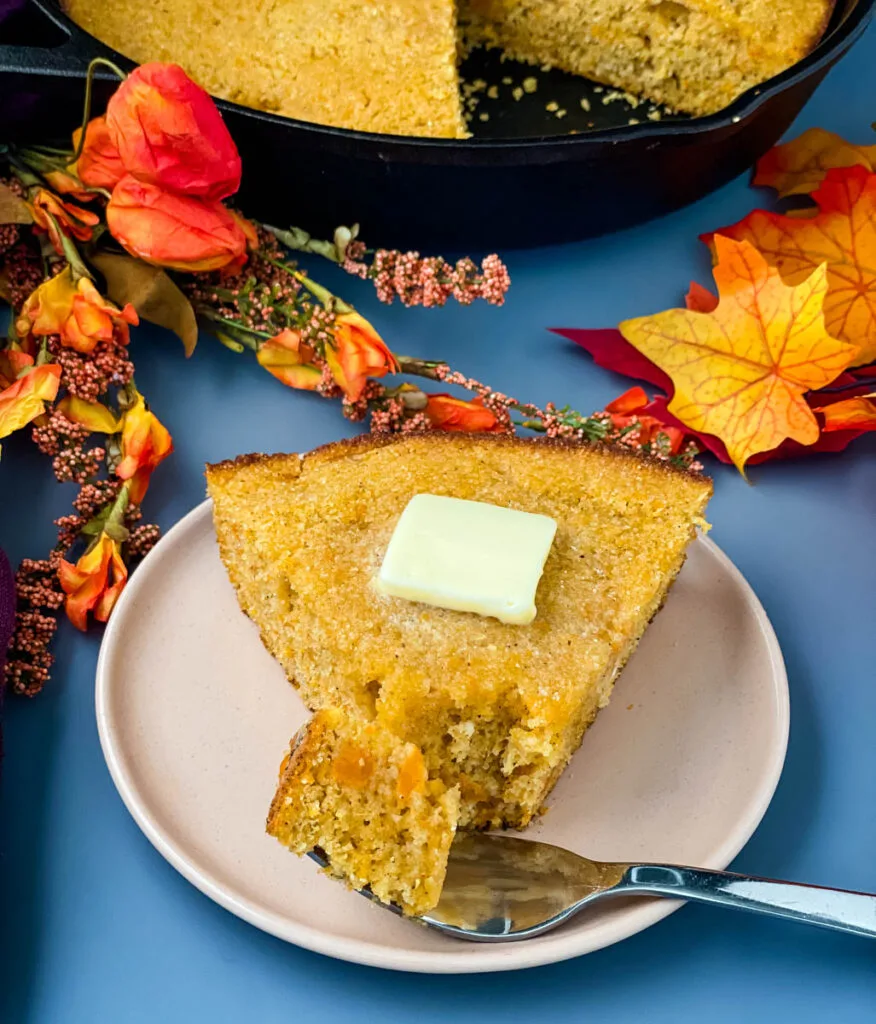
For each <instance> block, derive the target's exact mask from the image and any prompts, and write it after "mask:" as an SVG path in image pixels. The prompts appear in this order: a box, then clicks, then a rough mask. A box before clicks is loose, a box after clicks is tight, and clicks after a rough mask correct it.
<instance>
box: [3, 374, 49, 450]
mask: <svg viewBox="0 0 876 1024" xmlns="http://www.w3.org/2000/svg"><path fill="white" fill-rule="evenodd" d="M60 380H61V367H60V366H58V365H57V364H56V363H44V364H43V365H42V366H37V367H35V368H34V369H33V370H30V371H29V372H28V373H26V374H25V375H24V376H23V377H19V378H18V380H16V381H14V382H13V383H12V384H10V385H9V386H8V387H6V388H4V389H3V390H2V391H0V437H6V436H7V435H8V434H11V433H13V431H15V430H19V429H20V428H21V427H23V426H25V425H26V424H28V423H30V421H31V420H35V419H36V418H37V416H41V415H42V414H43V413H44V412H45V408H46V405H45V403H46V402H51V401H53V400H54V398H55V395H57V393H58V384H59V382H60Z"/></svg>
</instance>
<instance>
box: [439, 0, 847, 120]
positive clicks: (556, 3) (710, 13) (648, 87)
mask: <svg viewBox="0 0 876 1024" xmlns="http://www.w3.org/2000/svg"><path fill="white" fill-rule="evenodd" d="M833 5H834V0H551V2H550V3H536V2H533V0H460V4H459V19H460V31H461V32H462V34H463V36H464V38H465V40H466V43H467V44H468V45H477V44H486V45H488V46H498V47H500V48H501V49H502V50H504V51H505V53H506V54H508V55H509V56H511V57H514V58H516V59H518V60H523V61H528V62H529V63H533V64H545V63H546V64H551V65H553V66H555V67H558V68H561V69H562V70H564V71H570V72H572V73H574V74H578V75H584V76H586V77H587V78H592V79H595V80H596V81H598V82H604V83H605V84H606V85H612V86H615V87H617V88H620V89H625V90H626V91H628V92H630V93H634V94H635V95H637V96H644V97H647V98H648V99H651V100H654V101H656V102H658V103H663V104H665V105H666V106H668V107H670V108H672V109H674V110H683V111H686V112H688V113H691V114H711V113H714V112H715V111H717V110H720V109H722V108H723V107H726V106H728V105H729V104H730V103H732V102H733V100H735V99H736V97H737V96H739V95H741V94H742V93H743V92H745V91H746V89H750V88H752V87H753V86H755V85H758V84H760V83H761V82H763V81H766V79H768V78H772V77H773V75H777V74H779V73H780V72H782V71H784V70H786V69H787V68H789V67H791V65H793V64H796V63H797V61H799V60H801V59H802V58H803V57H805V56H806V54H807V53H809V51H810V50H811V49H812V48H813V47H814V46H815V44H816V43H817V42H818V40H819V39H820V38H821V36H822V35H823V33H824V30H825V29H826V28H827V24H828V21H829V20H830V14H831V11H832V10H833Z"/></svg>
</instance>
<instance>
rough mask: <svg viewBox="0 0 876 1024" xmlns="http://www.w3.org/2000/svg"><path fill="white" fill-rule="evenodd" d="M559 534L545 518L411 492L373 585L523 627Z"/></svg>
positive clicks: (532, 611)
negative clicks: (490, 616) (549, 553)
mask: <svg viewBox="0 0 876 1024" xmlns="http://www.w3.org/2000/svg"><path fill="white" fill-rule="evenodd" d="M556 532H557V524H556V522H554V520H553V519H550V518H549V517H548V516H541V515H533V514H532V513H531V512H519V511H517V510H516V509H513V508H501V507H500V506H498V505H488V504H487V503H486V502H482V501H465V500H463V499H462V498H444V497H439V496H438V495H436V494H417V495H415V496H414V497H413V498H411V500H410V501H409V502H408V504H407V506H406V507H405V510H404V511H403V512H402V514H401V517H400V518H399V521H398V523H396V527H395V532H394V533H393V535H392V537H391V539H390V541H389V546H388V548H387V549H386V555H385V556H384V559H383V565H382V566H381V567H380V573H379V575H378V577H377V587H378V589H379V590H380V591H382V592H383V593H384V594H389V595H391V596H392V597H403V598H407V599H408V600H409V601H421V602H423V603H424V604H431V605H435V606H436V607H438V608H452V609H453V610H454V611H460V612H477V613H478V614H479V615H492V616H494V617H495V618H497V619H499V620H501V621H502V622H508V623H513V624H515V625H526V624H527V623H529V622H532V620H533V619H534V618H535V591H536V588H537V587H538V581H539V579H541V574H542V571H543V570H544V563H545V561H546V560H547V556H548V552H549V551H550V549H551V544H553V541H554V535H555V533H556Z"/></svg>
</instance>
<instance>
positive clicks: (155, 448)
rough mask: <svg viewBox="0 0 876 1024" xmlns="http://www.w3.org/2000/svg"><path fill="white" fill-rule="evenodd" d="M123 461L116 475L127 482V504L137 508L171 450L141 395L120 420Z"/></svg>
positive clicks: (162, 427) (164, 434)
mask: <svg viewBox="0 0 876 1024" xmlns="http://www.w3.org/2000/svg"><path fill="white" fill-rule="evenodd" d="M121 447H122V461H121V462H120V463H119V464H118V466H116V476H117V477H119V479H120V480H128V481H130V489H129V492H128V495H129V498H130V501H131V503H132V504H134V505H139V504H140V502H141V501H142V500H143V497H144V495H145V494H146V489H147V488H148V487H149V478H150V476H151V475H152V470H153V469H155V467H156V466H157V465H158V464H159V463H160V462H162V461H163V460H164V459H166V458H167V456H168V455H170V453H171V452H172V451H173V440H172V438H171V436H170V434H169V433H168V431H167V428H166V427H165V426H164V424H163V423H162V422H161V421H160V420H159V419H158V417H157V416H156V415H155V413H153V412H150V411H149V409H148V408H147V406H146V402H145V400H144V399H143V396H142V395H141V394H139V393H138V394H137V400H136V401H135V403H134V405H133V406H131V408H130V409H128V410H127V411H126V412H125V415H124V417H123V419H122V438H121Z"/></svg>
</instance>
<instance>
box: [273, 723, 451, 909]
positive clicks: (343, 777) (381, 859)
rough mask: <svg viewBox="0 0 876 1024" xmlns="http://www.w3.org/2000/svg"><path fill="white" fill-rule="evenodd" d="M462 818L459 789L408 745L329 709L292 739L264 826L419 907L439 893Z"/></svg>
mask: <svg viewBox="0 0 876 1024" xmlns="http://www.w3.org/2000/svg"><path fill="white" fill-rule="evenodd" d="M458 815H459V792H458V790H456V789H447V787H446V786H445V785H444V783H443V782H441V781H440V780H438V779H430V778H429V777H428V774H427V772H426V765H425V762H424V761H423V755H422V754H421V753H420V751H419V750H418V749H417V747H415V746H414V745H413V744H412V743H405V742H404V741H403V740H400V739H398V738H397V737H396V736H394V735H393V734H392V733H390V732H389V731H388V730H386V729H383V728H381V726H379V725H378V724H377V723H376V722H364V721H362V720H361V719H357V718H355V717H354V716H352V715H349V714H347V713H345V712H343V711H341V710H339V709H338V708H324V709H323V710H322V711H317V713H316V714H315V715H314V717H313V718H312V719H311V721H310V722H309V723H308V724H307V725H306V726H305V727H304V729H303V730H302V731H301V732H300V733H299V735H298V736H297V737H296V738H295V740H293V743H292V748H291V751H290V753H289V756H288V757H287V758H286V760H285V761H284V763H283V766H282V769H281V773H280V785H279V787H278V788H277V793H276V796H275V797H274V802H273V804H272V805H271V810H270V813H269V814H268V824H267V829H268V832H269V833H270V834H271V835H272V836H276V838H277V839H279V840H280V842H281V843H283V845H284V846H288V847H289V849H290V850H292V851H293V852H294V853H297V854H304V853H309V852H310V851H311V850H313V849H315V848H319V850H320V851H321V852H323V853H324V854H325V855H326V857H327V858H328V860H329V869H328V870H329V871H330V873H331V874H333V875H335V876H336V877H338V878H342V879H343V880H344V881H346V882H347V883H348V884H349V885H351V886H352V887H353V888H355V889H362V888H364V887H365V886H366V885H369V886H370V887H371V891H372V892H373V893H374V894H375V896H377V897H378V898H379V899H381V900H383V902H384V903H397V904H398V905H399V906H400V907H401V908H402V909H403V910H404V911H405V913H407V914H423V913H425V912H426V911H427V910H431V909H432V908H433V907H434V906H435V905H436V904H437V903H438V898H439V896H440V895H441V886H442V885H443V883H444V875H445V873H446V871H447V857H448V854H449V852H450V844H451V843H452V842H453V836H454V833H455V832H456V821H457V817H458Z"/></svg>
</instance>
